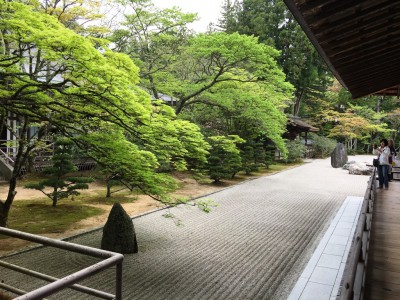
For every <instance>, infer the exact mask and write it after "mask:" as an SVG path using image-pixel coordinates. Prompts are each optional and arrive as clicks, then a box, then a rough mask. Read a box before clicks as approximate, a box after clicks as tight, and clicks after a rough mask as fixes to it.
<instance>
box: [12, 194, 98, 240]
mask: <svg viewBox="0 0 400 300" xmlns="http://www.w3.org/2000/svg"><path fill="white" fill-rule="evenodd" d="M71 202H72V201H71ZM103 212H104V210H103V209H101V208H97V207H91V206H87V205H81V204H78V203H74V202H72V203H60V204H58V205H57V207H52V206H51V202H50V200H49V201H44V200H43V201H42V200H35V201H15V202H14V203H13V207H12V208H11V211H10V215H9V218H8V226H9V228H12V229H16V230H21V231H25V232H29V233H33V234H43V233H62V232H64V231H66V230H68V228H69V227H70V225H71V224H73V223H76V222H79V221H81V220H83V219H86V218H89V217H93V216H96V215H100V214H102V213H103Z"/></svg>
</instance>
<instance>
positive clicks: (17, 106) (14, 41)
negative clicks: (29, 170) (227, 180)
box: [0, 2, 207, 225]
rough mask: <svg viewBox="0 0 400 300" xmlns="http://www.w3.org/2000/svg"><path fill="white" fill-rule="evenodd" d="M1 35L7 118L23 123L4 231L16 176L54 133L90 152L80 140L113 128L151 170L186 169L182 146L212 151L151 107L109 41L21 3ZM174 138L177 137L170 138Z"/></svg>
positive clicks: (3, 9) (5, 6)
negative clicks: (160, 166) (162, 166)
mask: <svg viewBox="0 0 400 300" xmlns="http://www.w3.org/2000/svg"><path fill="white" fill-rule="evenodd" d="M0 33H1V36H0V83H1V84H0V109H1V114H2V115H4V116H5V115H7V113H13V114H15V115H16V117H17V118H18V121H19V123H20V128H19V136H18V139H17V145H16V147H17V148H18V149H19V152H18V154H17V157H16V159H15V166H14V172H13V175H12V179H11V180H10V193H9V194H8V197H7V200H6V201H5V202H2V201H0V225H5V224H6V220H7V216H8V212H9V210H10V207H11V205H12V202H13V199H14V195H15V193H14V191H15V187H16V181H17V178H18V174H19V173H20V170H21V168H22V167H23V165H24V162H25V161H26V160H27V157H29V155H30V154H31V153H32V152H33V151H34V150H35V149H36V147H37V146H38V141H39V140H40V139H42V138H43V137H44V136H45V134H46V132H48V129H51V130H52V131H57V132H58V133H59V134H61V135H67V136H73V137H74V141H75V142H76V143H77V144H78V145H79V146H80V147H81V148H82V149H86V148H85V145H83V143H82V142H80V143H79V141H78V139H77V137H78V135H80V137H84V136H85V135H88V134H92V133H95V132H96V130H98V129H99V130H101V129H102V128H106V127H107V126H109V125H110V124H113V125H112V126H115V128H117V130H118V133H119V135H118V138H120V139H123V140H126V138H127V137H128V138H129V139H130V141H132V142H133V143H134V144H135V145H137V148H138V149H140V150H143V151H145V154H143V153H141V152H139V151H133V152H129V153H131V154H132V155H138V156H139V161H143V160H142V156H149V157H152V158H151V161H150V163H149V164H150V165H151V166H153V165H154V164H153V158H154V157H155V158H154V159H155V160H156V161H157V160H159V161H160V163H161V162H162V163H163V162H164V161H165V162H166V163H168V164H171V165H173V168H179V169H184V168H185V162H184V159H185V157H190V155H189V154H187V153H186V151H187V150H186V149H185V148H184V144H185V145H188V147H189V145H190V147H193V145H194V144H196V143H197V145H203V146H204V147H201V146H200V147H199V148H200V149H199V151H197V153H196V154H194V156H195V158H196V159H198V160H200V161H201V160H204V156H205V154H206V148H207V144H206V143H204V142H201V141H197V142H196V143H193V142H191V143H186V142H184V141H183V140H182V141H180V140H179V138H178V131H177V129H176V128H175V126H176V121H175V115H174V113H173V111H172V110H171V109H164V108H162V106H160V105H153V104H152V101H151V98H150V96H149V95H148V93H147V92H146V91H144V90H143V89H141V88H139V87H138V86H137V85H136V84H138V83H139V76H138V72H139V69H138V67H137V66H135V65H134V63H133V62H132V60H131V59H130V58H129V57H128V56H127V55H125V54H121V53H115V52H112V51H111V50H109V49H108V48H107V47H106V45H107V43H106V42H105V41H102V40H100V39H93V38H85V37H83V36H80V35H78V34H76V33H75V32H74V31H72V30H69V29H67V28H65V27H64V26H63V25H62V24H61V23H60V22H59V21H58V20H57V19H56V18H55V17H53V16H49V15H47V14H44V13H40V12H38V11H37V10H36V9H35V8H33V7H31V6H28V5H24V4H22V3H17V2H1V3H0ZM178 123H179V122H178ZM30 126H35V127H37V129H38V131H37V132H38V134H37V135H35V136H33V137H31V136H29V135H28V134H27V132H28V128H29V127H30ZM176 127H179V125H177V126H176ZM187 127H188V128H189V127H190V126H187ZM191 128H192V129H193V130H194V131H193V132H187V136H190V135H191V134H193V136H194V137H196V138H201V137H202V136H201V135H200V134H199V129H198V128H197V127H191ZM121 132H122V133H121ZM170 132H175V135H174V136H172V137H170V136H169V134H170ZM81 141H84V139H83V138H82V139H81ZM176 141H179V142H178V143H176ZM95 150H96V149H95V148H91V149H90V151H91V152H92V153H94V152H95ZM93 155H95V154H93ZM97 157H98V155H97ZM129 159H130V160H131V161H134V160H136V157H135V156H131V157H130V158H129ZM150 168H151V167H148V170H150ZM155 171H156V170H154V169H153V172H155ZM146 174H147V173H140V172H138V173H136V174H135V176H136V177H135V178H139V179H138V181H139V182H143V183H144V184H145V185H151V184H153V183H154V182H155V181H152V179H151V178H150V179H149V178H148V177H147V176H146ZM141 176H143V178H140V177H141ZM146 188H147V187H146ZM149 189H150V190H153V191H154V190H158V188H157V187H154V188H153V187H151V188H150V187H149Z"/></svg>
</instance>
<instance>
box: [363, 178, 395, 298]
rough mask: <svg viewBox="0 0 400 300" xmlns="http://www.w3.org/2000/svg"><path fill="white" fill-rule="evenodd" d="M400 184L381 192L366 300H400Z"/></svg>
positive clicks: (373, 227) (369, 259) (377, 205)
mask: <svg viewBox="0 0 400 300" xmlns="http://www.w3.org/2000/svg"><path fill="white" fill-rule="evenodd" d="M399 195H400V181H393V182H390V185H389V190H377V193H376V199H375V204H374V210H373V213H372V214H373V216H372V226H371V236H370V243H369V245H370V246H369V255H368V262H367V273H366V280H365V292H364V299H373V300H375V299H376V300H382V299H388V300H391V299H393V300H394V299H400V196H399Z"/></svg>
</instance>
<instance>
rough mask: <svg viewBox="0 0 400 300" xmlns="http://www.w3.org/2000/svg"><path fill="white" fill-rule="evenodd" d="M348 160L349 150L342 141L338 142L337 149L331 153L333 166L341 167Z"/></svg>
mask: <svg viewBox="0 0 400 300" xmlns="http://www.w3.org/2000/svg"><path fill="white" fill-rule="evenodd" d="M346 162H347V150H346V147H345V146H344V145H343V144H342V143H337V145H336V147H335V149H333V151H332V153H331V166H332V167H334V168H341V167H343V166H344V165H345V164H346Z"/></svg>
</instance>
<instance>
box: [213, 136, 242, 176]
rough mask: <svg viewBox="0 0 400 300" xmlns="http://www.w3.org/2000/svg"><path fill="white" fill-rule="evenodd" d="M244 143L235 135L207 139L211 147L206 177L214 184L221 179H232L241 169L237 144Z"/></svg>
mask: <svg viewBox="0 0 400 300" xmlns="http://www.w3.org/2000/svg"><path fill="white" fill-rule="evenodd" d="M242 142H244V140H243V139H241V138H240V137H238V136H236V135H230V136H228V137H225V136H212V137H209V143H210V145H211V150H210V154H209V156H208V163H207V171H208V175H209V176H210V178H211V179H213V180H214V181H215V182H218V181H220V180H221V179H228V178H233V177H234V176H235V174H236V173H237V172H239V171H240V170H241V168H242V159H241V157H240V151H239V149H238V148H237V146H236V144H237V143H242Z"/></svg>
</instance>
